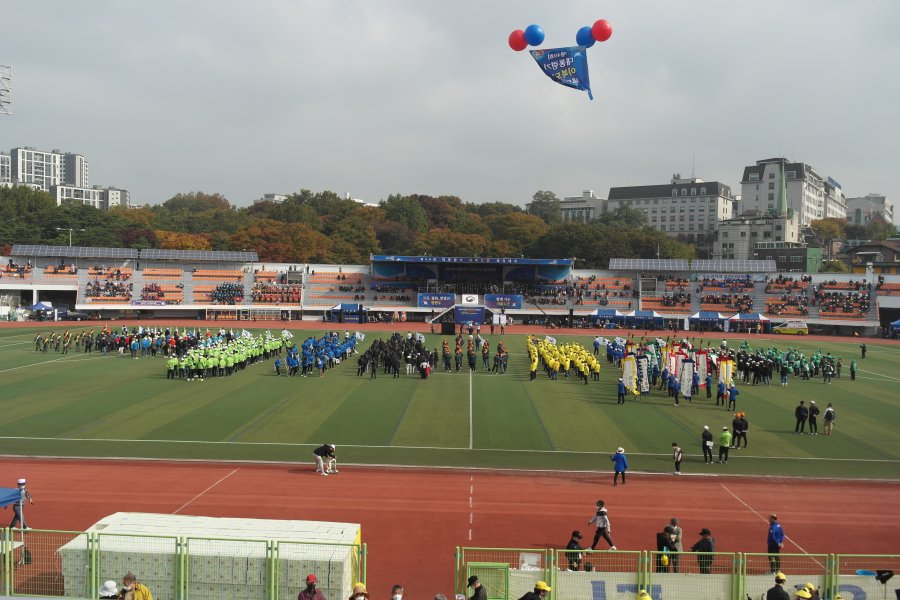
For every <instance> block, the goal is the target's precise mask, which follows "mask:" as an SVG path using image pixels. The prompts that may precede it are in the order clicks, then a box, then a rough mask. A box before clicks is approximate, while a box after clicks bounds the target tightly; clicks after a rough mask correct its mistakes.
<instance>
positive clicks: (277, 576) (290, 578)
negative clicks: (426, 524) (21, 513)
mask: <svg viewBox="0 0 900 600" xmlns="http://www.w3.org/2000/svg"><path fill="white" fill-rule="evenodd" d="M128 572H131V573H134V574H135V576H136V577H137V579H138V581H140V582H141V583H143V584H144V585H146V586H147V587H149V588H150V590H151V592H152V593H153V596H154V597H155V598H156V599H157V600H213V599H216V598H220V597H228V598H230V599H233V600H241V599H247V600H251V599H252V600H292V599H293V598H296V597H297V594H298V592H299V591H300V590H301V589H303V587H304V586H305V577H306V575H307V574H308V573H315V574H316V575H317V577H318V579H319V589H321V590H322V591H323V592H324V593H325V595H326V597H329V598H340V597H345V596H348V595H349V593H350V590H351V587H352V585H353V582H355V581H358V580H363V581H364V580H365V574H366V545H365V544H362V543H358V544H335V543H323V542H295V541H288V542H285V541H279V540H249V539H248V540H241V539H222V538H209V537H207V538H204V537H188V536H183V537H172V536H154V535H136V534H110V533H101V532H79V531H48V530H36V529H27V530H20V529H3V530H0V595H8V596H62V597H68V598H96V597H97V596H98V593H99V589H100V586H101V585H102V584H103V582H104V581H106V580H113V581H115V582H116V583H117V584H120V583H121V580H122V577H123V576H124V575H125V574H126V573H128Z"/></svg>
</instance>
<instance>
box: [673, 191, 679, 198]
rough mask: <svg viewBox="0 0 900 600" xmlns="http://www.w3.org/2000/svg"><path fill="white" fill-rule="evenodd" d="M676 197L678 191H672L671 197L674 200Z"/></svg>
mask: <svg viewBox="0 0 900 600" xmlns="http://www.w3.org/2000/svg"><path fill="white" fill-rule="evenodd" d="M677 195H678V190H672V197H673V198H674V197H675V196H677Z"/></svg>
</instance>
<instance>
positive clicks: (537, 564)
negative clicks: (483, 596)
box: [455, 548, 553, 600]
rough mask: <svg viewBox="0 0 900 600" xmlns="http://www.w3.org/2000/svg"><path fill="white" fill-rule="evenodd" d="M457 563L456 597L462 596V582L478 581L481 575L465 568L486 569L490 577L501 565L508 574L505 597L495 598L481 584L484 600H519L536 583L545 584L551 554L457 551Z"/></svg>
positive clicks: (522, 550) (538, 551)
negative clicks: (479, 566) (495, 599)
mask: <svg viewBox="0 0 900 600" xmlns="http://www.w3.org/2000/svg"><path fill="white" fill-rule="evenodd" d="M457 561H458V562H457V573H456V583H455V589H456V593H457V594H466V592H467V590H466V581H467V579H468V578H469V576H470V575H477V576H478V578H479V579H481V573H479V572H478V570H477V569H472V568H469V567H470V565H473V564H474V565H490V572H491V573H496V572H497V571H498V569H499V568H500V566H501V565H505V566H506V568H507V570H508V583H507V589H506V590H505V595H498V592H497V591H496V590H491V589H490V587H489V586H488V585H487V584H486V583H483V585H484V586H485V589H486V591H487V594H488V598H500V599H501V600H508V599H509V598H513V599H515V598H520V597H521V596H522V595H523V594H525V592H530V591H531V590H533V589H534V584H535V583H537V582H538V581H545V582H547V583H549V582H550V580H551V575H552V571H553V555H552V551H551V550H546V549H543V548H459V549H458V550H457Z"/></svg>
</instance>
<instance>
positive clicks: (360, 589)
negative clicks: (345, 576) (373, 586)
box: [349, 581, 369, 600]
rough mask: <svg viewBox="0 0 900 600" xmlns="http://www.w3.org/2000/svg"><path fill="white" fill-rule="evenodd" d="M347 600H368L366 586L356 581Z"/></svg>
mask: <svg viewBox="0 0 900 600" xmlns="http://www.w3.org/2000/svg"><path fill="white" fill-rule="evenodd" d="M349 600H369V592H368V590H366V584H364V583H363V582H361V581H358V582H356V583H354V584H353V593H352V594H350V599H349Z"/></svg>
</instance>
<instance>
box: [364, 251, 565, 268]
mask: <svg viewBox="0 0 900 600" xmlns="http://www.w3.org/2000/svg"><path fill="white" fill-rule="evenodd" d="M370 258H371V260H372V262H401V263H458V264H489V265H556V266H561V267H572V266H574V262H575V261H574V259H572V258H500V257H497V258H489V257H481V256H393V255H385V254H372V255H370Z"/></svg>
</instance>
